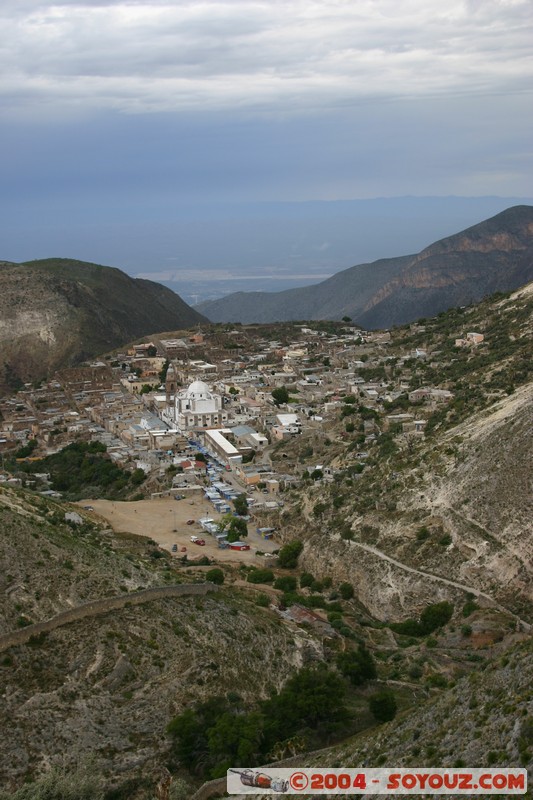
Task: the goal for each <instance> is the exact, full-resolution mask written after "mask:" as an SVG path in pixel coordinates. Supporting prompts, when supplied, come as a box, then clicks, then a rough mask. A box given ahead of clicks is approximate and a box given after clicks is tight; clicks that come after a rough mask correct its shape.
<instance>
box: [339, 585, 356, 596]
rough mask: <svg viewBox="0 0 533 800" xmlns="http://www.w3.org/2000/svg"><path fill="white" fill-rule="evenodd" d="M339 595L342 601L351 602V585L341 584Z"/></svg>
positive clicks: (352, 592) (352, 593)
mask: <svg viewBox="0 0 533 800" xmlns="http://www.w3.org/2000/svg"><path fill="white" fill-rule="evenodd" d="M339 593H340V596H341V597H342V599H343V600H351V599H352V597H353V595H354V591H353V586H352V584H351V583H348V582H347V581H345V582H344V583H341V585H340V586H339Z"/></svg>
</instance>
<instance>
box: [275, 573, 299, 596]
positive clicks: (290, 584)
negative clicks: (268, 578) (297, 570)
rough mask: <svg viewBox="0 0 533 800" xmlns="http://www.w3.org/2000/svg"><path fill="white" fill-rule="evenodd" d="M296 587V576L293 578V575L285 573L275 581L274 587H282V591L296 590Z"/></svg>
mask: <svg viewBox="0 0 533 800" xmlns="http://www.w3.org/2000/svg"><path fill="white" fill-rule="evenodd" d="M296 587H297V583H296V578H293V577H292V575H284V576H283V577H281V578H276V580H275V581H274V589H281V591H282V592H295V591H296Z"/></svg>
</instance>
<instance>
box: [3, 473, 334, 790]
mask: <svg viewBox="0 0 533 800" xmlns="http://www.w3.org/2000/svg"><path fill="white" fill-rule="evenodd" d="M67 508H68V507H65V506H63V505H61V504H59V503H56V502H54V501H51V500H48V499H44V498H40V497H38V496H36V495H32V494H30V493H27V492H25V491H24V490H12V489H6V488H0V564H1V565H2V569H1V570H0V603H1V609H0V610H1V614H0V617H1V619H2V621H3V622H2V631H0V682H1V685H2V687H3V688H2V693H1V696H0V786H1V787H2V788H8V787H10V786H13V787H18V786H20V784H21V783H22V782H24V780H25V779H27V778H30V777H31V776H34V775H35V774H36V773H37V772H38V771H39V770H40V769H42V767H43V764H59V763H61V764H66V766H67V768H68V769H70V768H73V767H74V766H75V765H76V764H77V763H78V762H79V761H80V759H82V760H83V759H84V758H86V757H91V758H92V759H93V760H94V767H95V769H96V770H97V771H98V772H99V773H100V774H101V775H103V776H105V777H106V780H109V783H110V784H115V785H116V784H124V783H125V784H127V782H128V781H130V782H131V786H136V787H138V786H142V785H143V781H144V780H145V779H146V780H147V781H148V786H150V787H152V792H148V793H147V794H146V795H144V794H142V793H141V795H136V794H135V793H134V792H133V791H131V792H128V791H126V793H125V794H123V795H117V796H121V797H128V798H132V797H134V796H142V797H144V796H147V797H152V793H153V786H154V781H153V778H152V773H153V772H154V770H155V771H157V770H158V769H160V768H161V766H162V764H164V763H165V762H166V759H167V758H168V748H169V742H168V741H167V739H166V737H165V728H166V725H167V724H168V722H169V720H170V719H171V718H172V716H173V715H174V714H176V713H178V712H179V711H181V710H182V709H183V708H184V707H185V706H186V705H187V704H188V703H191V702H193V701H198V700H201V699H202V698H205V697H208V696H213V695H225V694H226V693H227V692H229V691H233V692H235V691H238V693H239V695H241V696H242V697H243V699H244V700H245V701H246V702H253V701H255V700H257V698H260V697H263V696H265V694H266V693H267V691H268V687H270V688H272V687H274V686H276V687H278V688H279V687H280V686H281V685H282V683H283V682H284V681H285V680H286V678H287V677H288V675H290V674H291V673H292V672H293V671H294V670H295V669H297V668H298V667H300V666H301V665H302V664H303V663H305V662H306V661H307V660H308V659H309V658H319V659H320V658H321V657H322V644H321V642H320V641H319V640H315V638H314V637H313V635H312V634H310V633H308V632H305V631H302V630H299V629H297V628H294V626H293V628H292V629H291V628H290V627H288V626H286V625H282V624H281V622H280V620H279V618H278V617H277V616H276V615H274V614H273V613H272V612H271V611H269V610H268V609H264V608H259V607H257V605H255V603H254V597H255V594H254V593H251V594H250V593H248V594H243V593H242V592H238V591H236V590H232V589H231V588H228V589H226V588H225V587H220V588H219V589H218V591H216V592H215V593H211V594H209V595H207V596H198V594H193V592H192V591H191V593H190V594H191V596H187V595H185V596H183V597H172V596H171V597H166V596H165V597H164V598H162V599H151V600H148V601H147V602H143V603H140V604H136V603H135V604H134V603H128V602H125V603H124V607H123V608H121V609H118V610H117V609H115V610H112V611H111V610H110V611H109V612H107V613H106V612H105V608H103V609H100V610H99V611H98V613H96V614H94V615H92V616H91V617H89V618H85V619H79V620H78V621H76V620H74V621H71V622H69V623H68V624H61V625H59V626H58V627H56V628H55V629H54V630H51V631H50V632H46V633H37V634H36V635H33V636H32V637H31V638H30V639H29V641H27V642H26V643H24V644H16V645H14V646H9V642H7V644H6V641H5V637H6V634H8V632H9V631H22V630H28V631H30V630H31V629H30V628H29V627H28V626H30V625H32V624H34V623H38V622H40V621H44V620H47V619H51V618H53V617H54V615H56V614H58V612H63V611H66V610H69V609H75V608H78V607H79V606H80V604H82V603H85V602H87V601H93V600H103V601H105V599H106V598H116V597H123V598H124V599H125V601H127V598H128V595H129V593H131V592H132V591H138V590H142V588H143V587H156V586H164V587H172V586H174V585H176V583H177V584H179V585H180V586H181V585H183V586H187V585H189V584H192V586H193V589H194V588H195V587H196V588H198V582H200V583H201V582H202V581H203V580H204V579H203V573H202V572H201V570H199V571H195V570H194V568H188V569H184V568H182V569H181V570H176V569H173V567H172V564H171V561H170V558H169V556H168V554H166V555H165V554H163V552H162V551H159V550H158V549H157V547H156V546H155V545H154V543H153V542H151V541H150V540H149V539H145V538H142V537H131V536H126V535H123V536H116V535H114V534H112V532H111V531H110V530H106V529H103V528H102V527H100V526H99V525H97V524H95V523H94V521H91V520H89V519H86V520H85V521H84V523H83V524H81V525H68V524H65V522H64V514H65V511H66V510H67ZM76 510H77V511H79V510H80V509H79V508H77V509H76ZM82 513H83V512H82ZM156 556H157V557H156ZM102 605H104V604H102ZM268 664H275V670H268V675H267V676H266V674H265V667H266V665H268ZM80 719H82V720H83V725H81V724H80ZM147 776H148V777H147ZM130 788H131V787H130ZM191 793H192V792H191Z"/></svg>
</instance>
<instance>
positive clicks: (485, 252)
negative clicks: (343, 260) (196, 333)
mask: <svg viewBox="0 0 533 800" xmlns="http://www.w3.org/2000/svg"><path fill="white" fill-rule="evenodd" d="M532 279H533V207H532V206H525V205H523V206H512V207H511V208H508V209H506V210H505V211H502V212H501V213H499V214H497V215H495V216H494V217H491V218H489V219H488V220H484V221H483V222H480V223H478V224H477V225H474V226H471V227H469V228H466V229H465V230H464V231H460V232H459V233H457V234H453V235H451V236H448V237H446V238H444V239H440V240H439V241H437V242H434V243H433V244H431V245H429V246H428V247H426V248H424V249H423V250H422V251H420V253H417V254H412V255H406V256H399V257H397V258H388V259H380V260H378V261H374V262H371V263H365V264H359V265H356V266H354V267H350V268H349V269H347V270H342V271H341V272H338V273H336V274H335V275H333V276H332V277H331V278H328V279H326V280H325V281H322V282H320V283H317V284H313V285H312V286H307V287H303V288H301V289H289V290H286V291H283V292H275V293H268V292H256V293H247V292H239V293H235V294H231V295H227V296H226V297H224V298H221V299H219V300H214V301H209V302H204V303H200V304H199V305H198V306H197V307H196V308H197V310H199V311H201V312H202V313H205V314H206V316H208V317H209V319H211V320H212V321H213V322H244V323H247V322H280V321H288V320H295V319H341V318H342V317H343V316H350V317H351V319H352V320H353V321H354V322H356V323H358V324H360V325H363V326H365V327H368V328H382V327H390V326H391V325H397V324H403V323H405V322H410V321H413V320H414V319H417V318H419V317H422V316H432V315H434V314H436V313H439V312H440V311H444V310H446V308H450V307H452V306H454V305H466V304H469V303H470V302H472V301H476V300H480V299H481V298H482V297H483V296H485V295H488V294H491V293H493V292H496V291H509V290H512V289H515V288H518V286H520V285H522V284H525V283H527V282H528V281H530V280H532Z"/></svg>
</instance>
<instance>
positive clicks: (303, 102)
mask: <svg viewBox="0 0 533 800" xmlns="http://www.w3.org/2000/svg"><path fill="white" fill-rule="evenodd" d="M531 18H532V5H531V3H530V0H483V2H478V1H477V0H466V1H465V0H448V2H447V3H446V4H444V3H442V0H425V1H424V3H420V2H419V0H358V1H357V2H353V3H346V2H339V0H326V1H325V2H314V1H313V0H269V2H268V3H265V2H254V0H225V1H224V0H222V1H218V0H217V2H214V0H207V1H206V2H197V0H189V1H188V2H187V1H186V0H185V2H164V0H160V1H159V2H153V0H151V1H150V2H140V1H138V2H131V0H128V2H119V1H118V0H117V2H104V1H103V0H97V1H93V2H87V0H85V2H72V1H70V2H68V3H67V2H63V3H61V2H59V3H54V4H52V3H47V2H42V1H39V0H33V2H32V1H31V0H16V2H13V0H8V2H5V0H4V3H3V4H2V8H1V10H0V27H1V30H2V46H1V48H0V75H1V76H2V77H1V78H0V98H3V105H4V107H5V108H8V109H9V108H10V109H11V110H12V111H14V112H20V110H21V109H26V110H29V113H31V114H35V115H38V114H39V113H42V112H43V111H45V110H49V109H51V108H56V109H59V110H61V109H64V111H65V112H69V111H70V112H72V110H73V109H74V110H75V109H76V107H78V106H80V105H83V107H84V108H85V109H87V108H93V109H116V110H119V111H122V112H129V113H136V112H142V113H146V112H151V111H176V110H181V111H183V110H186V111H190V110H201V109H202V110H203V109H210V110H216V109H221V110H229V109H237V110H253V109H256V110H257V109H259V110H268V111H277V112H280V113H289V112H290V113H294V112H298V111H300V112H302V113H308V112H309V111H312V110H316V109H317V108H330V107H338V106H342V105H345V104H349V103H353V102H358V101H364V100H365V99H369V98H375V97H378V98H397V97H425V96H432V97H435V96H436V97H439V96H446V95H449V94H456V95H461V94H470V93H477V94H479V93H494V92H505V93H509V92H513V93H521V92H526V91H528V90H529V88H530V86H531V78H532V72H533V66H532V64H531V60H530V59H529V56H530V42H531V39H530V36H531V31H530V25H531Z"/></svg>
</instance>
